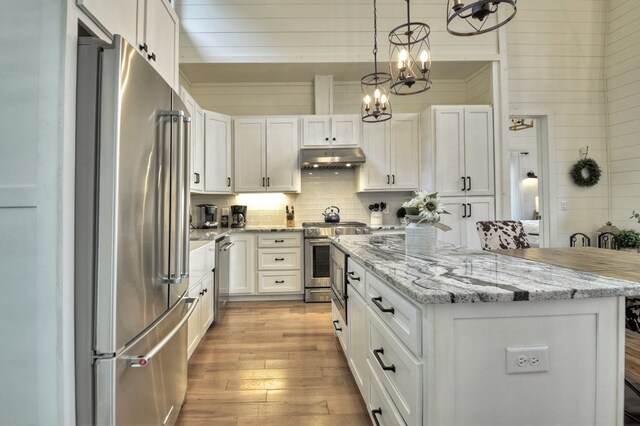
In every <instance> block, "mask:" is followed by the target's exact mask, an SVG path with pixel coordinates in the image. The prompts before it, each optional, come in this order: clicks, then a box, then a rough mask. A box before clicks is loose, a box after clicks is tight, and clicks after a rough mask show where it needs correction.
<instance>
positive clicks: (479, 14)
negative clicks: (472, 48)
mask: <svg viewBox="0 0 640 426" xmlns="http://www.w3.org/2000/svg"><path fill="white" fill-rule="evenodd" d="M517 2H518V0H475V1H472V2H471V3H469V4H467V5H465V4H464V3H463V1H462V0H447V31H448V32H449V34H453V35H455V36H460V37H468V36H474V35H479V34H485V33H488V32H490V31H493V30H495V29H498V28H500V27H501V26H503V25H505V24H506V23H508V22H509V21H511V20H512V19H513V18H514V17H515V16H516V12H518V7H517V5H516V3H517ZM503 3H504V4H508V5H510V6H511V7H512V8H513V11H512V13H511V14H510V15H509V16H508V17H506V18H505V19H504V20H502V21H500V20H498V22H497V23H496V24H495V25H493V26H491V27H488V28H484V25H485V24H486V23H487V20H486V18H487V17H488V16H489V15H492V14H494V13H496V12H498V9H499V6H500V4H503ZM456 19H461V20H465V21H467V23H468V24H469V26H471V28H473V30H470V31H468V32H464V31H456V30H454V29H453V28H452V25H451V24H452V22H454V20H456ZM469 19H475V20H477V21H479V22H480V25H479V26H475V25H473V23H472V21H470V20H469Z"/></svg>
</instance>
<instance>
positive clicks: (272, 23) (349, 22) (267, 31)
mask: <svg viewBox="0 0 640 426" xmlns="http://www.w3.org/2000/svg"><path fill="white" fill-rule="evenodd" d="M537 1H539V0H536V2H537ZM446 3H447V2H446V0H414V1H412V2H411V19H412V21H422V22H425V23H427V24H428V25H429V26H430V27H431V36H430V40H431V45H432V48H433V57H434V58H440V59H444V58H445V57H446V58H450V57H454V56H455V57H460V56H463V55H466V56H475V55H478V54H496V53H498V42H497V34H496V33H495V32H492V33H489V34H486V35H483V36H479V37H453V36H451V35H450V34H448V33H447V31H446V22H445V17H446ZM176 11H177V13H178V16H180V27H181V34H180V62H255V63H257V62H362V61H368V60H370V57H371V48H372V43H373V28H372V27H373V25H372V18H373V6H372V2H371V1H370V0H348V1H343V0H325V1H319V0H262V1H260V2H256V1H255V0H235V1H229V0H177V1H176ZM493 18H494V17H491V18H489V19H493ZM403 22H406V6H405V2H400V1H398V0H378V44H379V49H380V51H381V52H387V51H388V38H387V34H388V33H389V31H390V30H391V29H392V28H394V27H395V26H397V25H400V24H401V23H403Z"/></svg>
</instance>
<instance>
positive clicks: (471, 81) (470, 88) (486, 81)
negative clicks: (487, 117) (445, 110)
mask: <svg viewBox="0 0 640 426" xmlns="http://www.w3.org/2000/svg"><path fill="white" fill-rule="evenodd" d="M466 91H467V103H468V104H472V105H474V104H475V105H484V104H492V103H493V99H492V96H493V89H492V87H491V64H487V65H485V66H484V67H482V68H481V69H480V70H478V71H477V72H475V73H474V74H473V75H472V76H470V77H469V78H468V79H467V80H466Z"/></svg>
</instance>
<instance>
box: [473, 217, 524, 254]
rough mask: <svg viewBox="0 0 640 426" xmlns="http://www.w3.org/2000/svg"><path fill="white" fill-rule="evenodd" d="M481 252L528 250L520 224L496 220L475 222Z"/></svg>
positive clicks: (512, 221)
mask: <svg viewBox="0 0 640 426" xmlns="http://www.w3.org/2000/svg"><path fill="white" fill-rule="evenodd" d="M476 229H477V230H478V235H479V236H480V244H481V246H482V250H500V249H524V248H530V247H531V246H530V245H529V240H527V234H526V233H525V232H524V227H523V226H522V222H520V221H516V220H496V221H486V222H476Z"/></svg>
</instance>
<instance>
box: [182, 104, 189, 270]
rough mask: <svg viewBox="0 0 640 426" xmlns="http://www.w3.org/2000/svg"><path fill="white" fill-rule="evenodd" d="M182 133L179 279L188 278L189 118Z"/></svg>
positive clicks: (184, 118)
mask: <svg viewBox="0 0 640 426" xmlns="http://www.w3.org/2000/svg"><path fill="white" fill-rule="evenodd" d="M183 121H184V132H183V133H182V141H181V142H182V153H183V154H182V160H183V161H182V163H183V164H182V170H183V174H182V182H181V185H180V189H181V191H182V193H181V197H180V198H181V200H182V205H183V211H182V228H181V230H182V271H181V273H180V277H181V278H189V202H188V200H189V176H190V174H189V165H190V159H191V156H190V155H189V151H190V149H189V145H190V141H191V118H189V117H183Z"/></svg>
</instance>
